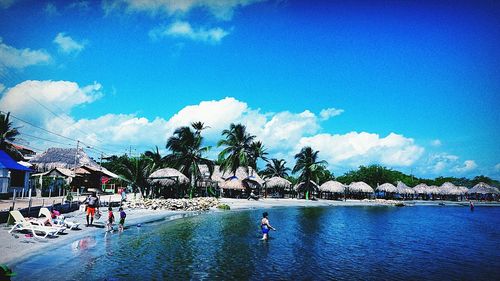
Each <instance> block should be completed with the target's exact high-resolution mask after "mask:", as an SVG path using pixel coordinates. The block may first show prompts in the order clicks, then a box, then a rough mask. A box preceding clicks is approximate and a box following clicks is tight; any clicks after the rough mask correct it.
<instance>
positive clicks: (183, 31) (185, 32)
mask: <svg viewBox="0 0 500 281" xmlns="http://www.w3.org/2000/svg"><path fill="white" fill-rule="evenodd" d="M228 34H229V32H228V31H226V30H224V29H222V28H220V27H216V28H210V29H205V28H198V29H194V28H193V27H191V24H189V22H185V21H176V22H174V23H172V24H171V25H169V26H167V27H162V28H156V29H153V30H151V31H150V32H149V36H150V37H151V38H152V39H159V38H161V37H167V36H170V37H178V38H187V39H191V40H194V41H202V42H209V43H218V42H220V41H221V40H222V38H224V37H226V36H227V35H228Z"/></svg>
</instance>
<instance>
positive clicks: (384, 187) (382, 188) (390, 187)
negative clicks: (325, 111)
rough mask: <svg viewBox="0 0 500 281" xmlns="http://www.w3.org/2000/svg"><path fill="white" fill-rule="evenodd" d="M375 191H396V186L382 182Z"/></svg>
mask: <svg viewBox="0 0 500 281" xmlns="http://www.w3.org/2000/svg"><path fill="white" fill-rule="evenodd" d="M376 190H377V191H382V192H385V193H396V192H397V188H396V187H395V186H394V185H393V184H392V183H384V184H381V185H379V186H377V188H376Z"/></svg>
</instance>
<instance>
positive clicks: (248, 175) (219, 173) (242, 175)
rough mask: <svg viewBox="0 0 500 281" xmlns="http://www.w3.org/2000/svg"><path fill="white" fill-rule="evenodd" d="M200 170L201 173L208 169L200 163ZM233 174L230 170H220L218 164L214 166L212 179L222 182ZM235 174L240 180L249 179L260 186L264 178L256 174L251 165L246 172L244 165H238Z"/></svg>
mask: <svg viewBox="0 0 500 281" xmlns="http://www.w3.org/2000/svg"><path fill="white" fill-rule="evenodd" d="M200 171H201V172H202V174H203V173H205V172H206V171H208V167H206V166H205V165H200ZM233 176H234V175H233V173H232V172H230V171H223V170H220V166H219V165H216V166H215V167H214V173H213V174H212V180H214V181H217V182H219V183H221V184H222V183H223V182H225V181H226V180H228V179H230V178H232V177H233ZM235 176H236V178H237V179H239V180H242V181H244V180H251V181H253V182H256V183H258V184H259V185H261V186H262V185H263V184H264V180H263V179H262V178H261V177H260V176H259V174H257V172H256V171H255V170H254V169H253V168H252V167H248V172H247V170H245V168H244V167H239V168H238V169H237V170H236V175H235Z"/></svg>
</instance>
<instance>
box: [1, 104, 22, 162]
mask: <svg viewBox="0 0 500 281" xmlns="http://www.w3.org/2000/svg"><path fill="white" fill-rule="evenodd" d="M9 117H10V112H7V114H3V113H0V149H1V150H3V151H5V152H6V153H7V154H9V155H10V156H11V157H12V158H14V159H15V160H18V161H19V160H21V159H22V158H23V157H22V155H21V153H20V152H19V151H18V150H17V149H16V148H15V147H14V146H13V145H12V144H11V143H12V142H14V141H15V140H16V138H17V136H18V135H19V131H18V128H14V126H13V124H12V122H11V121H10V118H9Z"/></svg>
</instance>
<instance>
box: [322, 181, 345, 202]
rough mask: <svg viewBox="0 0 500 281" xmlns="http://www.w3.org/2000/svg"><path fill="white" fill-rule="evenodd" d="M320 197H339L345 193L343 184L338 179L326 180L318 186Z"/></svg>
mask: <svg viewBox="0 0 500 281" xmlns="http://www.w3.org/2000/svg"><path fill="white" fill-rule="evenodd" d="M319 191H320V197H321V198H324V199H339V198H341V197H342V196H343V195H344V193H345V185H344V184H343V183H340V182H338V181H327V182H325V183H323V184H322V185H321V186H320V187H319Z"/></svg>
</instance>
